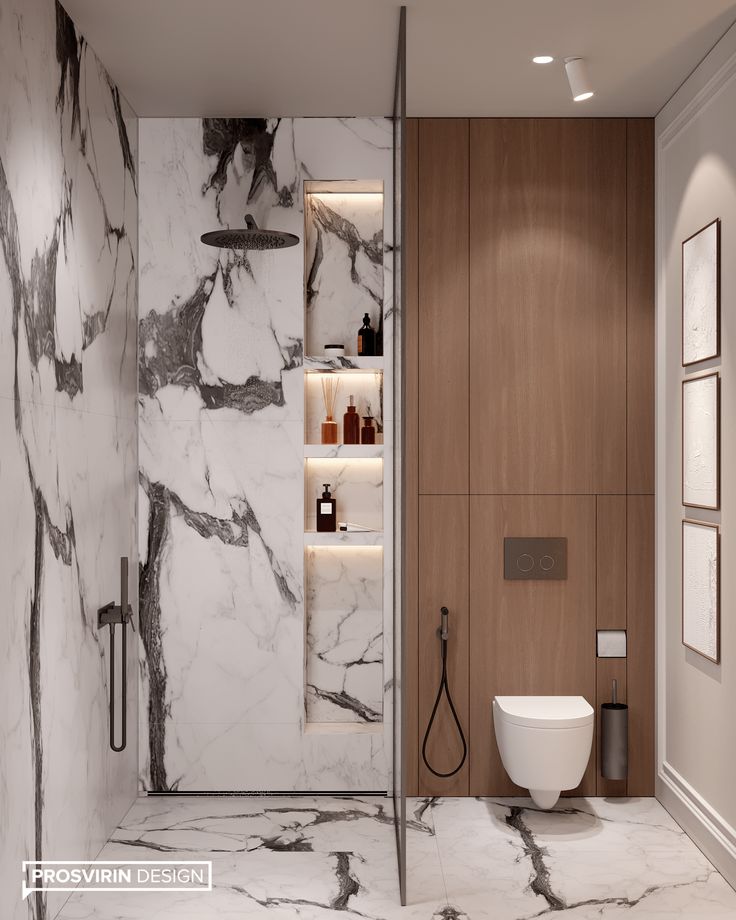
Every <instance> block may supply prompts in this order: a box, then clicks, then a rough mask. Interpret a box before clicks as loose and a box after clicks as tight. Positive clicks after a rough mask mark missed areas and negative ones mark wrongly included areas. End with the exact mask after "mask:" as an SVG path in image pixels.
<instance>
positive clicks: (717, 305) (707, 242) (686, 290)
mask: <svg viewBox="0 0 736 920" xmlns="http://www.w3.org/2000/svg"><path fill="white" fill-rule="evenodd" d="M720 263H721V221H720V219H718V218H716V220H714V221H711V223H709V224H707V225H706V226H705V227H703V228H702V229H701V230H698V231H697V233H694V234H693V235H692V236H690V237H688V239H686V240H685V241H684V242H683V244H682V366H683V367H688V366H689V365H691V364H697V363H698V362H700V361H707V360H708V359H709V358H717V357H718V355H720V353H721V264H720Z"/></svg>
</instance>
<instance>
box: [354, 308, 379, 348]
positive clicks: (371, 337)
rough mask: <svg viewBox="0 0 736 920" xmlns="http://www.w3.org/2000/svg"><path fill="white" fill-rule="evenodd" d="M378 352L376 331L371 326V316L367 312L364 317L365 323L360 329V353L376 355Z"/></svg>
mask: <svg viewBox="0 0 736 920" xmlns="http://www.w3.org/2000/svg"><path fill="white" fill-rule="evenodd" d="M375 353H376V333H375V332H374V330H373V328H372V327H371V318H370V316H369V315H368V314H367V313H366V314H365V316H364V317H363V325H362V326H361V327H360V329H359V330H358V354H359V355H361V356H362V355H375Z"/></svg>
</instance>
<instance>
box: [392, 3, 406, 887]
mask: <svg viewBox="0 0 736 920" xmlns="http://www.w3.org/2000/svg"><path fill="white" fill-rule="evenodd" d="M393 129H394V170H393V172H394V175H393V179H394V181H393V187H394V209H393V210H394V292H393V300H394V303H393V309H394V368H393V380H394V390H393V392H394V406H393V410H394V411H393V419H394V422H393V424H394V479H393V482H394V501H393V508H394V560H393V562H394V569H393V570H394V582H393V594H394V597H393V601H394V616H393V624H394V635H393V647H394V662H393V670H394V692H393V745H392V748H393V770H392V792H393V800H394V818H395V824H396V852H397V856H398V870H399V891H400V895H401V903H402V905H405V904H406V794H405V789H404V745H405V739H404V734H405V733H404V724H405V713H404V687H403V679H404V674H405V668H404V638H405V637H404V631H405V629H404V607H405V603H404V601H405V596H404V595H405V587H404V578H403V575H402V573H403V570H404V565H403V562H404V555H405V553H404V532H403V531H404V524H403V522H404V508H403V501H404V499H403V496H404V489H403V483H404V475H405V470H404V462H403V452H404V412H403V405H404V360H403V354H404V348H405V340H404V304H405V302H406V297H405V293H406V280H405V272H404V230H405V227H406V213H405V212H406V200H405V198H404V195H403V182H404V176H405V173H406V169H405V166H406V145H405V138H406V7H405V6H402V7H401V10H400V14H399V42H398V50H397V55H396V82H395V87H394V106H393Z"/></svg>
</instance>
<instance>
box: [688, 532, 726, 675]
mask: <svg viewBox="0 0 736 920" xmlns="http://www.w3.org/2000/svg"><path fill="white" fill-rule="evenodd" d="M682 641H683V644H684V645H686V646H687V647H688V648H691V649H693V651H696V652H698V653H699V654H701V655H704V656H705V657H706V658H710V660H711V661H718V658H719V655H718V645H719V643H718V528H717V527H714V526H712V525H709V524H696V523H694V522H692V521H683V522H682Z"/></svg>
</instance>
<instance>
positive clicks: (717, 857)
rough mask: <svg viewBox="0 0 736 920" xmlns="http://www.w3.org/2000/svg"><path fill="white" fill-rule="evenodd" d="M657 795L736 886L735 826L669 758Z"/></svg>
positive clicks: (659, 776) (734, 886)
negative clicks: (710, 803)
mask: <svg viewBox="0 0 736 920" xmlns="http://www.w3.org/2000/svg"><path fill="white" fill-rule="evenodd" d="M657 798H658V799H659V801H660V802H661V803H662V805H664V807H665V808H666V809H667V811H668V812H669V813H670V814H671V815H672V817H673V818H674V819H675V820H676V821H677V823H678V824H679V825H680V826H681V827H682V828H683V830H685V831H686V832H687V834H688V835H689V836H690V837H692V839H693V840H694V841H695V843H696V844H697V845H698V846H699V847H700V849H701V850H702V851H703V853H705V855H706V856H707V857H708V859H709V860H710V861H711V862H712V863H713V865H714V866H715V867H716V869H718V871H719V872H720V873H721V875H722V876H723V877H724V878H725V879H726V881H727V882H728V883H729V884H730V885H731V886H732V887H733V888H736V829H735V828H733V827H732V826H731V825H730V824H729V823H728V821H725V820H724V819H723V818H722V817H721V816H720V815H719V814H718V812H717V811H716V810H715V809H714V808H713V807H712V806H711V805H709V804H708V802H706V800H705V799H704V798H703V797H702V796H701V795H700V794H699V793H698V792H696V790H695V789H693V787H692V786H691V785H690V783H688V782H687V780H686V779H685V778H684V777H682V776H681V775H680V774H679V773H678V772H677V770H675V768H674V767H673V766H672V764H670V763H667V761H665V762H664V763H663V764H662V767H661V769H660V771H659V775H658V776H657Z"/></svg>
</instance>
